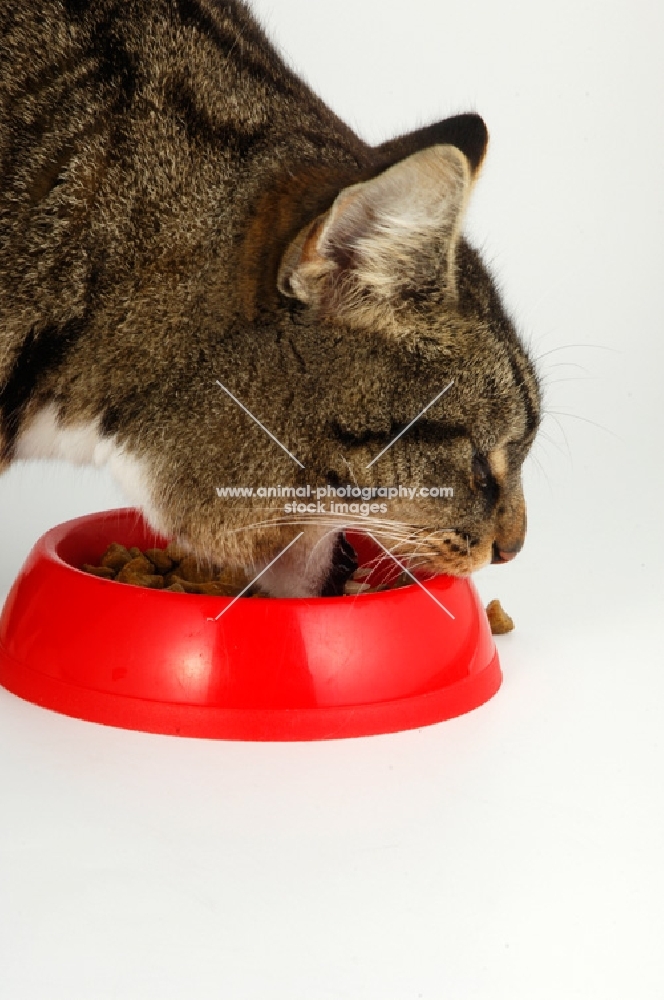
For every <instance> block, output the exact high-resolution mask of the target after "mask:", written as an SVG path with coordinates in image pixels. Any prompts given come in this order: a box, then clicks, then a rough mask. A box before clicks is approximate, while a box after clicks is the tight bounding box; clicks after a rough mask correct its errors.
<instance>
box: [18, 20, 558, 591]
mask: <svg viewBox="0 0 664 1000" xmlns="http://www.w3.org/2000/svg"><path fill="white" fill-rule="evenodd" d="M312 16H313V15H312ZM486 142H487V135H486V129H485V127H484V124H483V122H482V121H481V119H480V118H479V117H478V116H477V115H474V114H469V115H460V116H457V117H455V118H452V119H448V120H446V121H443V122H439V123H436V124H434V125H431V126H428V127H427V128H425V129H420V130H418V131H416V132H413V133H410V134H409V135H405V136H401V137H399V138H398V139H395V140H392V141H390V142H388V143H385V144H384V145H382V146H379V147H369V146H367V145H366V144H365V143H363V142H362V141H361V140H360V139H359V138H358V137H357V136H356V135H355V134H354V133H353V132H352V131H351V130H350V129H349V128H348V127H347V126H346V125H345V124H344V123H343V122H341V121H340V120H339V119H338V118H337V117H336V116H335V115H334V114H333V113H332V111H330V110H329V109H328V108H327V107H326V106H325V105H324V103H323V102H322V101H321V100H320V99H319V98H318V97H316V95H314V94H313V93H312V92H311V91H310V90H309V88H308V87H307V86H306V85H305V84H304V83H303V82H302V81H301V80H300V79H299V78H298V77H297V76H296V75H295V74H294V73H293V72H292V71H291V70H290V69H289V68H288V67H287V65H286V64H285V63H284V62H283V60H282V59H281V57H280V56H279V54H278V53H277V52H276V51H275V49H274V48H273V47H272V45H271V44H270V42H269V41H268V40H267V38H266V37H265V35H264V34H263V32H262V30H261V28H260V27H259V26H258V24H257V23H256V21H255V20H254V18H253V17H252V15H251V13H250V11H249V9H248V7H247V6H246V5H245V4H244V3H241V2H239V0H224V2H222V0H21V2H20V3H19V2H18V0H7V2H6V3H4V4H3V5H2V9H1V10H0V468H1V467H3V466H5V467H6V466H7V465H9V463H10V462H11V461H12V460H13V459H14V458H16V457H18V456H22V457H25V456H26V455H39V453H40V448H41V450H42V451H43V453H44V454H46V453H49V454H53V453H54V451H53V449H54V448H55V445H54V444H53V441H54V440H55V437H57V435H58V434H59V433H60V434H62V435H66V434H69V435H70V436H69V438H67V440H71V439H72V438H71V434H72V432H73V433H74V438H75V439H76V440H78V439H79V438H80V440H85V441H90V442H93V443H94V441H97V442H98V443H101V444H100V447H99V448H96V446H93V444H91V445H90V454H97V455H100V454H104V455H107V454H108V455H111V454H113V455H115V456H116V460H115V461H116V465H117V466H118V468H119V467H120V465H121V464H122V462H121V457H122V456H124V458H123V459H122V461H125V464H126V466H127V468H129V467H131V469H132V470H138V471H135V474H134V471H132V474H131V475H132V481H135V482H136V483H140V484H141V486H140V490H139V493H140V495H139V496H138V497H137V502H139V503H140V504H141V506H142V507H143V508H144V510H145V511H146V514H147V516H148V517H149V518H150V519H151V520H152V522H153V523H154V524H156V525H157V524H158V526H159V527H160V528H162V529H163V530H166V531H168V532H170V533H173V534H177V535H179V536H180V537H182V538H183V539H185V540H186V541H187V542H188V544H189V545H190V546H191V548H192V550H193V551H195V552H196V553H198V554H199V555H200V556H201V558H214V559H226V560H230V561H232V562H236V563H241V564H242V565H244V566H247V567H254V568H260V567H262V566H264V565H266V564H267V562H268V561H269V560H271V559H272V558H273V557H274V555H275V554H276V553H277V552H279V551H280V550H281V549H282V548H283V547H284V545H285V544H287V542H288V541H290V540H291V539H292V538H293V537H294V535H295V533H296V532H297V530H304V531H305V538H304V540H303V541H302V543H301V544H302V545H303V546H304V551H305V553H309V554H311V553H314V552H316V553H317V555H316V557H313V556H312V558H311V559H305V561H304V563H303V562H302V559H301V558H300V557H298V558H297V559H294V561H293V567H294V568H293V570H292V574H295V575H296V576H297V579H296V580H295V582H294V578H293V579H291V580H290V581H289V582H287V583H284V581H283V579H282V580H281V582H279V581H278V580H277V579H276V578H275V576H274V573H272V576H271V579H272V583H271V585H270V586H271V590H272V592H275V593H279V592H281V593H295V592H302V593H321V592H325V593H329V592H330V589H329V588H330V586H331V584H330V580H331V579H333V578H334V579H337V578H338V577H339V573H338V572H337V573H336V574H335V572H333V570H334V566H329V565H328V566H327V569H326V565H327V563H329V561H330V559H332V560H334V559H335V558H336V557H335V556H334V553H335V552H336V553H340V552H342V548H340V546H339V545H338V544H337V545H329V544H328V543H327V542H325V543H324V545H323V548H321V545H322V544H323V543H322V539H324V538H326V537H327V536H328V535H330V537H331V536H332V535H333V534H334V532H335V531H338V526H336V527H335V525H334V523H332V522H330V521H329V519H328V520H327V521H323V520H322V519H320V518H319V519H317V520H316V519H315V518H305V522H306V523H303V524H302V525H298V526H297V527H296V526H295V525H294V523H293V524H276V523H274V524H273V523H271V522H272V521H275V519H276V520H278V519H279V515H278V511H277V509H276V508H274V507H273V508H271V509H270V510H266V509H265V506H264V505H263V506H261V503H260V502H258V501H257V500H255V501H254V500H251V501H242V502H235V501H233V502H230V501H220V500H219V499H218V498H217V496H216V492H215V487H216V486H217V485H225V484H246V485H253V484H259V483H289V484H295V485H297V483H298V482H314V481H318V482H332V481H334V480H335V478H336V481H340V482H346V481H350V482H357V483H358V484H360V485H363V484H366V485H381V484H390V483H393V482H396V483H398V482H401V483H404V484H405V483H410V484H418V485H427V484H428V483H434V482H435V483H436V484H438V483H440V482H442V481H444V482H445V484H446V485H450V486H452V487H453V488H454V490H455V496H454V500H453V501H449V502H446V504H445V505H441V504H440V503H438V504H436V503H433V502H430V503H425V502H423V501H420V502H419V503H418V504H417V506H415V505H413V504H411V503H409V502H407V501H399V505H398V507H397V506H395V507H394V508H393V510H392V511H391V513H390V517H389V518H388V520H390V521H391V522H392V523H391V524H390V525H387V524H385V525H383V524H379V523H378V522H375V523H373V522H372V524H373V527H372V530H374V531H375V532H376V534H377V535H378V536H379V537H381V532H383V535H382V537H383V538H384V540H385V541H386V544H388V543H389V546H390V547H391V548H394V549H395V551H396V552H398V553H400V554H401V555H403V556H404V557H411V558H413V559H414V560H415V561H417V560H418V559H419V560H420V561H421V562H422V563H424V564H426V565H428V566H430V567H431V568H432V569H446V570H447V571H449V572H453V573H468V572H470V571H472V570H474V569H476V568H477V567H478V566H480V565H482V564H483V563H484V562H486V561H488V560H489V559H491V557H492V554H493V556H494V558H498V556H497V553H499V552H502V553H503V554H504V555H509V554H511V553H512V552H514V551H516V550H517V549H518V548H519V547H520V545H521V542H522V540H523V533H524V529H525V508H524V502H523V496H522V493H521V486H520V469H521V465H522V462H523V459H524V457H525V455H526V453H527V451H528V448H529V447H530V444H531V443H532V440H533V437H534V434H535V432H536V430H537V425H538V422H539V412H540V391H539V384H538V379H537V375H536V373H535V371H534V369H533V366H532V363H531V361H530V359H529V357H528V355H527V352H526V351H525V349H524V347H523V345H522V344H521V343H520V341H519V339H518V338H517V336H516V334H515V332H514V328H513V326H512V324H511V322H510V320H509V318H508V317H507V316H506V314H505V312H504V310H503V307H502V305H501V302H500V299H499V296H498V294H497V292H496V290H495V287H494V285H493V283H492V281H491V278H490V276H489V275H488V273H487V271H486V269H485V268H484V266H483V264H482V262H481V260H480V258H479V256H478V254H477V253H476V251H474V250H473V249H472V248H471V247H470V246H469V245H468V243H467V242H466V241H465V239H464V238H463V237H462V236H461V235H460V228H461V224H462V221H463V207H464V205H465V203H466V200H467V197H468V195H469V193H470V191H471V188H472V181H473V178H474V177H475V175H476V173H477V171H478V169H479V167H480V165H481V163H482V160H483V158H484V154H485V149H486ZM217 380H219V381H221V382H222V383H223V384H224V385H225V386H226V387H227V388H228V389H229V390H230V391H231V392H232V393H233V394H234V395H235V396H236V397H237V398H238V399H240V400H241V401H242V403H243V405H244V406H245V407H246V409H247V410H249V411H250V412H251V413H253V414H254V415H255V416H256V417H257V418H259V419H260V420H261V421H262V422H263V423H264V424H265V425H266V426H268V427H269V429H270V431H271V432H272V433H273V434H274V435H275V436H276V437H277V438H278V439H279V440H280V441H281V442H283V444H284V445H285V446H286V447H287V448H288V449H289V450H290V451H291V452H292V453H293V454H295V455H296V456H297V458H298V459H299V461H300V462H301V463H302V464H303V465H304V466H305V470H304V471H302V470H301V469H300V467H299V466H298V465H295V464H294V463H293V461H292V460H291V459H290V458H289V457H288V456H287V455H286V454H285V452H284V451H283V450H282V449H280V448H279V447H278V446H276V445H275V444H274V442H273V440H272V439H271V438H269V437H268V436H267V435H265V433H264V432H263V431H262V430H261V429H260V428H259V427H258V426H257V424H256V423H255V422H252V421H251V420H250V418H248V417H247V414H246V412H245V411H244V410H242V409H241V408H239V407H237V406H236V405H235V404H234V403H233V402H232V400H231V399H230V398H229V396H228V394H225V393H224V392H223V391H222V390H220V388H219V386H218V385H217V384H216V383H217ZM452 380H453V382H454V385H453V388H452V389H451V390H450V392H449V393H447V394H446V395H445V397H443V398H442V399H441V400H440V402H439V403H437V404H436V405H435V406H434V407H432V408H431V410H429V411H428V412H427V414H426V419H425V418H423V419H422V421H421V422H419V423H417V424H415V425H414V426H413V428H412V429H411V430H409V431H408V433H407V434H405V435H403V437H402V438H400V439H399V441H398V442H397V443H396V444H395V445H394V446H393V447H392V448H390V449H389V450H388V451H387V452H386V454H385V456H384V457H383V458H381V459H380V460H379V461H378V462H377V463H376V464H375V465H373V466H372V467H371V469H369V470H366V468H365V467H366V466H367V465H368V463H369V462H370V461H371V459H372V458H373V457H374V456H375V455H376V454H377V453H378V452H379V451H380V450H381V449H382V448H383V447H385V446H386V445H387V444H388V443H389V442H390V440H391V439H392V438H393V437H394V436H395V435H397V434H398V433H399V431H400V430H402V429H403V428H404V427H405V426H406V425H407V424H408V423H409V422H410V421H411V420H412V419H413V417H415V416H416V414H417V413H418V412H419V411H420V410H421V409H422V408H423V407H425V406H426V405H427V403H428V402H429V401H430V400H431V399H432V398H433V397H434V396H435V395H436V394H437V393H438V392H440V390H441V389H442V388H443V387H444V385H446V384H447V383H448V382H450V381H452ZM47 424H48V426H49V428H50V430H49V431H48V433H46V432H45V431H43V428H45V427H46V425H47ZM39 428H42V431H41V432H40V431H39ZM77 429H78V430H77ZM76 435H78V437H77V436H76ZM46 439H48V443H43V444H42V445H40V441H42V442H45V441H46ZM63 440H64V438H63ZM63 448H64V446H63ZM49 449H50V451H49ZM62 453H63V454H66V453H67V452H66V448H65V449H64V451H63V452H62ZM109 461H110V459H109ZM478 470H479V471H478ZM265 522H270V523H265ZM365 523H366V522H365ZM367 526H369V525H367ZM328 550H329V551H328ZM323 551H325V552H326V553H327V555H326V556H325V558H322V557H321V552H323ZM340 558H341V556H340ZM326 560H327V563H326ZM311 566H315V572H314V571H313V570H311V572H309V569H310V567H311ZM307 567H309V569H307ZM284 573H286V570H284ZM307 574H309V575H308V576H307ZM282 576H283V574H282ZM298 581H299V582H298Z"/></svg>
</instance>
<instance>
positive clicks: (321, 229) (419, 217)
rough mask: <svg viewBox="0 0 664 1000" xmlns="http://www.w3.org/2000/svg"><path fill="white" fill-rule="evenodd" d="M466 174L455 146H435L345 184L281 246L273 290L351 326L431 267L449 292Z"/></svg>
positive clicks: (468, 169)
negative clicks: (369, 176)
mask: <svg viewBox="0 0 664 1000" xmlns="http://www.w3.org/2000/svg"><path fill="white" fill-rule="evenodd" d="M473 173H474V171H473V169H472V165H471V163H470V162H469V160H468V158H467V157H466V156H465V155H464V153H462V152H461V150H460V149H458V147H456V146H454V145H435V146H431V147H429V148H427V149H421V150H419V151H418V152H415V153H413V154H412V155H410V156H406V158H405V159H403V160H401V161H400V162H398V163H396V164H394V165H393V166H391V167H389V168H388V169H386V170H384V171H383V172H382V173H380V174H378V176H377V177H374V178H372V179H371V180H368V181H365V182H363V183H361V184H354V185H352V186H351V187H348V188H345V189H344V190H343V191H342V192H341V193H340V194H339V195H338V196H337V198H336V200H335V202H334V204H333V205H332V207H331V209H330V210H329V211H328V212H326V213H325V214H324V215H322V216H319V217H318V218H317V219H315V220H314V221H313V222H312V223H310V225H309V226H307V227H305V229H303V230H302V231H301V232H300V234H299V235H298V236H297V237H296V238H295V240H294V241H293V242H292V243H291V245H290V246H289V248H288V249H287V251H286V253H285V255H284V257H283V259H282V262H281V267H280V269H279V275H278V286H279V290H280V292H282V294H284V295H288V296H291V297H294V298H297V299H299V300H300V301H301V302H304V303H306V304H308V305H311V306H313V307H314V308H316V309H317V310H318V311H320V312H321V313H322V314H326V315H330V316H338V317H340V318H343V319H344V320H345V321H347V322H350V323H351V324H353V325H358V326H371V325H372V324H373V323H375V322H376V321H377V320H379V319H380V318H381V314H382V315H383V316H385V317H387V316H388V315H389V314H390V312H392V309H393V305H394V302H395V300H396V299H397V298H398V297H399V296H403V294H404V292H407V291H408V290H409V289H410V290H417V289H418V288H419V287H420V286H421V285H422V284H423V282H425V281H427V280H429V281H430V280H431V276H432V275H433V274H434V271H435V275H436V280H437V282H438V284H439V287H442V291H443V292H444V293H445V294H449V295H454V294H455V290H454V249H455V245H456V242H457V239H458V235H459V230H460V226H461V219H462V216H463V211H464V208H465V205H466V201H467V199H468V195H469V193H470V188H471V186H472V179H473Z"/></svg>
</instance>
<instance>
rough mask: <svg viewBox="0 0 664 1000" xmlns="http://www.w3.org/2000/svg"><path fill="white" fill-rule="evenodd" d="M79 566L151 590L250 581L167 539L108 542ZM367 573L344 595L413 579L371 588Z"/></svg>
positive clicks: (208, 588) (216, 592) (217, 587)
mask: <svg viewBox="0 0 664 1000" xmlns="http://www.w3.org/2000/svg"><path fill="white" fill-rule="evenodd" d="M82 569H83V570H84V571H85V572H86V573H91V574H92V575H93V576H99V577H102V578H103V579H104V580H114V581H116V582H117V583H128V584H130V585H131V586H134V587H148V588H150V589H151V590H168V591H170V592H171V593H176V594H207V595H209V596H212V597H237V595H238V594H240V593H241V592H242V591H243V590H244V589H245V587H247V586H248V585H249V583H250V581H249V579H248V578H247V577H246V575H245V574H244V573H242V572H241V571H236V570H231V569H230V568H228V567H226V568H224V569H220V568H216V569H215V568H211V569H206V568H204V567H202V566H201V565H200V563H199V562H198V561H197V559H196V558H195V556H192V555H191V553H189V552H186V551H185V549H183V548H182V547H181V546H179V545H177V543H175V542H171V544H170V545H168V546H167V547H166V548H165V549H157V548H153V549H146V550H145V551H144V552H142V551H141V550H140V549H139V548H137V547H136V546H133V547H132V548H129V549H128V548H126V547H125V546H124V545H121V544H120V543H119V542H111V544H110V545H109V546H108V548H107V549H106V551H105V552H104V554H103V556H102V557H101V559H100V560H99V565H98V566H93V565H92V564H91V563H83V566H82ZM370 574H371V570H370V569H369V568H367V567H365V566H361V567H359V569H357V570H355V572H354V573H353V575H352V576H351V578H350V579H349V580H348V581H347V583H346V585H345V587H344V597H357V596H359V595H360V594H377V593H379V592H380V591H382V590H395V589H396V588H398V587H406V586H408V585H409V584H411V583H412V582H413V581H412V579H411V577H410V576H409V575H408V574H407V573H400V574H399V576H398V577H397V579H396V580H394V582H392V583H380V584H378V585H377V586H375V587H373V586H371V585H370V584H369V583H367V582H366V578H367V577H368V576H369V575H370ZM243 596H245V597H258V596H260V587H259V584H255V585H253V586H252V587H251V588H250V589H249V590H248V591H247V592H246V594H244V595H243Z"/></svg>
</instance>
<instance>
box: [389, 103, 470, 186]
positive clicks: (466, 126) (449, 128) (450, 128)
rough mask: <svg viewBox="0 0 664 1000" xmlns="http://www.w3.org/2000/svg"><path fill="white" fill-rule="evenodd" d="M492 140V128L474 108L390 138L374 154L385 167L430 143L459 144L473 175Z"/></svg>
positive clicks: (457, 145) (458, 146)
mask: <svg viewBox="0 0 664 1000" xmlns="http://www.w3.org/2000/svg"><path fill="white" fill-rule="evenodd" d="M488 144H489V132H488V130H487V127H486V125H485V124H484V121H483V120H482V118H480V116H479V115H477V114H475V113H474V112H469V113H468V114H464V115H453V117H452V118H445V119H444V120H443V121H441V122H435V123H434V124H433V125H426V126H425V127H424V128H418V129H416V130H415V131H414V132H408V133H407V134H406V135H402V136H399V138H398V139H390V140H389V142H384V143H383V144H382V145H381V146H376V147H375V149H374V156H375V159H376V161H377V162H378V163H380V165H381V167H382V168H383V169H385V168H386V167H390V166H392V164H394V163H397V162H398V161H399V160H403V159H404V157H406V156H411V155H412V154H413V153H416V152H418V151H419V150H420V149H427V148H428V147H429V146H447V145H449V146H456V148H457V149H460V150H461V152H462V153H463V154H464V156H465V157H466V159H467V160H468V163H469V165H470V170H471V173H472V175H473V178H475V177H476V176H477V174H478V173H479V170H480V167H481V166H482V162H483V160H484V157H485V155H486V150H487V146H488Z"/></svg>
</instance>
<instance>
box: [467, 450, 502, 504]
mask: <svg viewBox="0 0 664 1000" xmlns="http://www.w3.org/2000/svg"><path fill="white" fill-rule="evenodd" d="M472 472H473V482H474V484H475V488H476V489H478V490H481V491H482V493H484V495H485V496H486V498H487V500H488V501H489V503H490V504H492V505H493V504H494V503H495V502H496V501H497V499H498V494H499V492H500V487H499V485H498V481H497V480H496V477H495V476H494V474H493V472H492V471H491V466H490V465H489V461H488V459H487V458H486V456H485V455H482V454H480V452H478V451H476V452H475V453H474V455H473V462H472Z"/></svg>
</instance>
